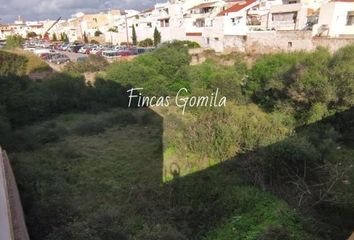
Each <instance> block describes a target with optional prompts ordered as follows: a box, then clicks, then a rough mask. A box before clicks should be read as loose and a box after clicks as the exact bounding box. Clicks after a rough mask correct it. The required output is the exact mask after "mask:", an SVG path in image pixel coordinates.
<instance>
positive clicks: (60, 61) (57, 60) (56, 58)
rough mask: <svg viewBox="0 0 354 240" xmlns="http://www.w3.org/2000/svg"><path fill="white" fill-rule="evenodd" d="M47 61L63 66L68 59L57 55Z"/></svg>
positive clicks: (62, 55)
mask: <svg viewBox="0 0 354 240" xmlns="http://www.w3.org/2000/svg"><path fill="white" fill-rule="evenodd" d="M49 61H50V62H52V63H56V64H63V63H68V62H70V58H69V57H68V56H66V55H64V54H57V55H55V56H53V57H52V58H51V59H50V60H49Z"/></svg>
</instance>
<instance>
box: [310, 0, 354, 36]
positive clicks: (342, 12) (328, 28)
mask: <svg viewBox="0 0 354 240" xmlns="http://www.w3.org/2000/svg"><path fill="white" fill-rule="evenodd" d="M313 35H314V36H325V37H354V0H335V1H331V2H327V3H325V4H323V5H322V6H321V8H320V14H319V19H318V24H316V25H315V26H314V28H313Z"/></svg>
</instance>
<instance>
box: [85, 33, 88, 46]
mask: <svg viewBox="0 0 354 240" xmlns="http://www.w3.org/2000/svg"><path fill="white" fill-rule="evenodd" d="M84 42H85V43H88V38H87V35H86V32H84Z"/></svg>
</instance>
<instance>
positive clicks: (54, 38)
mask: <svg viewBox="0 0 354 240" xmlns="http://www.w3.org/2000/svg"><path fill="white" fill-rule="evenodd" d="M52 40H53V41H54V42H56V41H58V38H57V35H56V34H55V33H53V36H52Z"/></svg>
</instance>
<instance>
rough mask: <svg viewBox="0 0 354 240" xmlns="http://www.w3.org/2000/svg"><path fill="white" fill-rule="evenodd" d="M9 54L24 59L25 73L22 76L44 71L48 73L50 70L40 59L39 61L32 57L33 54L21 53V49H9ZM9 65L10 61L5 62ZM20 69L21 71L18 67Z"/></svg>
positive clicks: (36, 57) (37, 58) (34, 56)
mask: <svg viewBox="0 0 354 240" xmlns="http://www.w3.org/2000/svg"><path fill="white" fill-rule="evenodd" d="M9 52H10V53H11V54H13V56H14V57H17V56H22V57H24V59H25V60H26V64H25V72H24V73H23V74H22V75H24V74H30V73H34V72H44V71H50V70H51V68H50V67H49V65H48V64H47V63H46V62H45V61H43V60H42V59H40V58H39V57H38V56H36V55H34V54H33V53H30V52H26V51H23V50H21V49H11V50H10V51H9ZM7 62H8V63H7V64H9V63H11V60H9V61H7ZM16 65H17V63H14V66H16ZM20 69H22V68H21V67H20Z"/></svg>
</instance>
